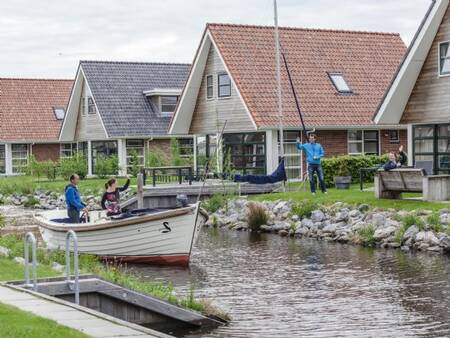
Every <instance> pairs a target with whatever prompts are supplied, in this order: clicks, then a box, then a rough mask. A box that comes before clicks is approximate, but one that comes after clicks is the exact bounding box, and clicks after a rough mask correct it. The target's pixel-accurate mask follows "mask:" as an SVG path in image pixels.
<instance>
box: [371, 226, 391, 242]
mask: <svg viewBox="0 0 450 338" xmlns="http://www.w3.org/2000/svg"><path fill="white" fill-rule="evenodd" d="M396 230H397V228H395V227H394V226H388V227H384V228H378V229H377V230H375V233H374V235H373V237H374V238H375V240H377V241H379V240H382V239H384V238H388V237H389V236H391V235H393V234H395V231H396Z"/></svg>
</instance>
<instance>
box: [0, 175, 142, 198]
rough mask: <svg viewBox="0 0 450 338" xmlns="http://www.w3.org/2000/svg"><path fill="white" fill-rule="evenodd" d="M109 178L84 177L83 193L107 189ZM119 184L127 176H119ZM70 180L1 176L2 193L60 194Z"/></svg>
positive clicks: (81, 189) (133, 179)
mask: <svg viewBox="0 0 450 338" xmlns="http://www.w3.org/2000/svg"><path fill="white" fill-rule="evenodd" d="M107 180H108V179H107V178H89V179H84V180H82V181H81V182H80V184H79V185H78V188H79V189H80V192H81V194H83V195H84V194H97V193H98V192H99V191H103V190H104V189H105V183H106V181H107ZM118 181H119V185H121V184H125V182H126V179H125V178H119V179H118ZM67 184H68V181H65V180H61V179H57V180H54V181H49V180H47V179H44V178H41V179H40V180H39V181H38V180H37V179H36V178H34V177H31V176H9V177H0V194H3V195H10V194H12V193H14V192H20V193H23V194H26V195H28V194H32V193H34V192H35V191H36V190H43V191H52V192H56V193H58V194H62V193H64V188H65V186H66V185H67ZM131 185H132V186H133V185H136V178H131Z"/></svg>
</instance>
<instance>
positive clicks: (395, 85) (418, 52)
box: [373, 0, 449, 124]
mask: <svg viewBox="0 0 450 338" xmlns="http://www.w3.org/2000/svg"><path fill="white" fill-rule="evenodd" d="M448 4H449V0H433V1H432V3H431V5H430V8H429V10H428V11H427V13H426V15H425V17H424V19H423V21H422V23H421V24H420V26H419V29H418V31H417V33H416V35H415V36H414V39H413V41H412V42H411V45H410V46H409V48H408V51H407V53H406V55H405V56H404V58H403V61H402V63H401V64H400V66H399V68H398V70H397V72H396V75H395V77H394V78H393V80H392V82H391V83H390V85H389V86H388V88H387V90H386V92H385V95H384V97H383V100H382V101H381V103H380V105H379V107H378V109H377V111H376V113H375V114H374V116H373V120H374V122H375V123H378V124H398V123H399V122H400V120H401V118H402V115H403V112H404V111H405V107H406V105H407V103H408V100H409V98H410V96H411V93H412V91H413V89H414V86H415V85H416V82H417V79H418V77H419V75H420V73H421V70H422V67H423V65H424V62H425V60H426V59H427V56H428V55H429V52H430V48H431V46H432V44H433V41H434V39H435V37H436V34H437V32H438V30H439V27H440V25H441V22H442V19H443V17H444V15H445V12H446V10H447V8H448Z"/></svg>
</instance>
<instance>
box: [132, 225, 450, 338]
mask: <svg viewBox="0 0 450 338" xmlns="http://www.w3.org/2000/svg"><path fill="white" fill-rule="evenodd" d="M134 269H136V270H138V271H139V272H140V273H141V274H143V275H144V276H146V278H149V279H158V280H164V281H172V282H173V283H174V286H175V288H176V290H177V292H178V293H180V294H183V293H184V294H185V293H187V292H188V291H189V288H190V285H193V286H194V288H195V289H196V294H197V296H199V297H206V298H209V299H213V300H214V303H215V304H216V305H218V306H219V307H221V308H223V309H225V310H226V311H228V312H229V314H230V315H231V316H232V318H233V321H232V322H231V323H230V324H229V325H228V326H226V327H222V328H219V329H217V330H215V331H213V332H209V333H196V334H192V335H188V336H189V337H198V336H204V337H336V336H353V337H354V336H377V337H388V336H389V337H392V336H450V323H449V321H448V319H449V318H450V283H449V282H450V268H449V260H448V259H447V258H442V257H441V256H431V255H414V254H410V253H403V252H400V251H393V250H371V249H367V248H362V247H355V246H351V245H342V244H335V243H327V242H318V241H316V240H294V239H289V238H281V237H278V236H273V235H266V234H256V235H255V234H248V233H239V232H227V231H223V230H217V229H205V230H204V232H203V233H202V235H201V238H200V240H199V244H198V246H197V247H196V248H195V252H194V255H193V260H192V264H191V267H190V268H189V269H176V268H175V269H174V268H155V267H143V266H139V267H134Z"/></svg>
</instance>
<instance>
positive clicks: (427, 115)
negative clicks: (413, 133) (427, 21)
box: [400, 7, 450, 124]
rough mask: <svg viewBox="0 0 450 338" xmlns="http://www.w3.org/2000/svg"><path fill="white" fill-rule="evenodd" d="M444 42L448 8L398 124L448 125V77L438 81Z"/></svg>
mask: <svg viewBox="0 0 450 338" xmlns="http://www.w3.org/2000/svg"><path fill="white" fill-rule="evenodd" d="M445 41H450V7H449V8H447V12H446V13H445V16H444V19H443V20H442V23H441V26H440V27H439V31H438V33H437V35H436V37H435V39H434V41H433V44H432V47H431V49H430V52H429V53H428V56H427V58H426V60H425V63H424V65H423V67H422V70H421V72H420V75H419V78H418V79H417V82H416V84H415V86H414V89H413V92H412V93H411V96H410V98H409V100H408V104H407V105H406V108H405V112H404V113H403V117H402V119H401V121H400V123H402V124H408V123H412V124H414V123H439V122H446V121H449V119H450V76H444V77H439V43H440V42H445Z"/></svg>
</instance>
